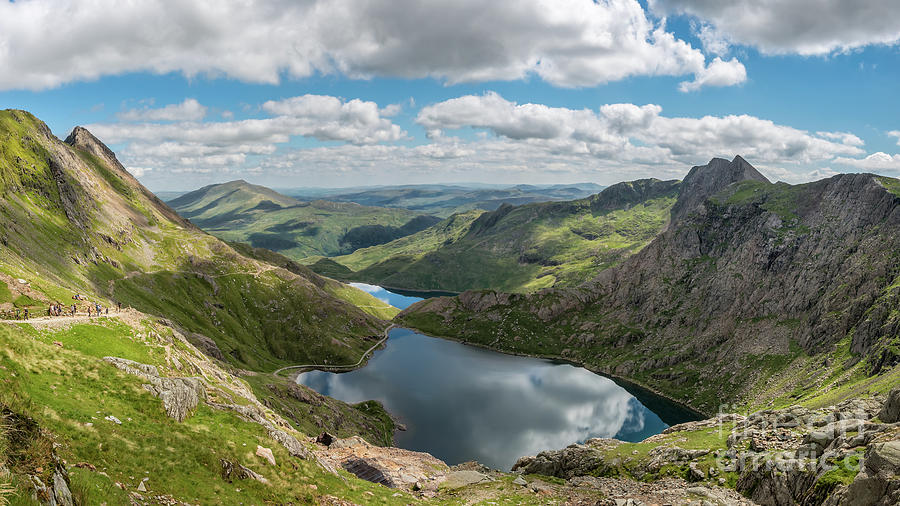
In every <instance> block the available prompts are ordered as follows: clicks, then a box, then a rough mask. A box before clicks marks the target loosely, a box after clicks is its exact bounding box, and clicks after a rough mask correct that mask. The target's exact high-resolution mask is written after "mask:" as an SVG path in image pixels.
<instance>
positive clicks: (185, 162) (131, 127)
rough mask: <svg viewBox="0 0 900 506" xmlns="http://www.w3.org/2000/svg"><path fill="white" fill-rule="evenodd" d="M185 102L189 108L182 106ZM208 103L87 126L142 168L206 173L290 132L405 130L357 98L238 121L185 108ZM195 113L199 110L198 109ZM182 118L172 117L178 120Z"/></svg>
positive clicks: (369, 136) (297, 100)
mask: <svg viewBox="0 0 900 506" xmlns="http://www.w3.org/2000/svg"><path fill="white" fill-rule="evenodd" d="M185 104H187V106H186V107H185ZM206 110H207V109H206V107H205V106H203V105H201V104H199V103H196V102H195V101H192V100H186V101H185V102H183V103H182V104H179V105H176V106H167V107H164V108H160V109H149V108H146V109H140V110H133V111H126V112H125V113H123V114H122V115H120V116H119V118H120V119H122V120H123V121H138V120H141V122H124V123H104V124H95V125H88V126H87V128H88V129H89V130H91V132H93V133H94V134H95V135H97V136H98V137H100V138H101V139H103V140H104V142H107V143H113V144H125V148H124V150H123V151H122V154H123V156H124V157H125V158H126V159H127V160H129V161H130V162H131V163H132V164H134V165H136V166H142V167H167V168H170V169H178V170H182V171H185V170H191V171H193V170H198V171H205V170H211V169H223V168H228V167H235V166H240V165H242V164H244V163H246V162H247V161H248V157H251V156H255V155H270V154H272V153H274V152H275V151H276V149H277V145H278V144H284V143H287V142H289V141H290V139H291V138H292V137H294V136H303V137H311V138H315V139H318V140H320V141H339V142H348V143H351V144H373V143H378V142H385V141H396V140H400V139H403V138H405V137H406V132H405V131H404V130H403V129H402V128H400V127H399V126H398V125H395V124H393V123H392V122H391V121H390V120H388V119H386V118H383V117H381V114H380V110H379V108H378V105H377V104H376V103H374V102H366V101H362V100H358V99H354V100H349V101H343V100H341V99H339V98H336V97H330V96H323V95H303V96H300V97H292V98H288V99H284V100H279V101H268V102H265V103H264V104H263V105H262V110H263V111H265V112H266V113H268V114H269V115H270V116H271V117H268V118H260V119H245V120H239V121H207V122H198V121H195V120H194V119H193V118H192V117H191V116H190V115H189V114H183V113H184V111H201V112H202V113H203V114H204V115H205V112H206ZM196 114H198V115H199V112H198V113H196ZM179 117H180V119H183V121H176V120H177V119H179Z"/></svg>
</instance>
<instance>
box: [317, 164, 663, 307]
mask: <svg viewBox="0 0 900 506" xmlns="http://www.w3.org/2000/svg"><path fill="white" fill-rule="evenodd" d="M678 187H679V182H678V181H660V180H657V179H644V180H639V181H632V182H627V183H619V184H616V185H613V186H610V187H609V188H606V189H605V190H603V191H602V192H600V193H598V194H596V195H593V196H590V197H586V198H582V199H578V200H571V201H559V202H543V203H531V204H524V205H518V206H513V205H510V204H502V205H501V206H500V207H499V208H497V209H496V210H494V211H488V212H480V211H471V212H467V213H461V214H455V215H453V216H451V217H449V218H447V219H445V220H444V221H442V222H441V223H438V224H436V225H434V226H432V227H431V228H428V229H426V230H423V231H421V232H418V233H416V234H412V235H409V236H406V237H403V238H401V239H397V240H395V241H392V242H389V243H385V244H381V245H376V246H372V247H369V248H363V249H358V250H356V251H354V252H353V253H351V254H349V255H343V256H337V257H333V258H328V259H321V260H319V261H318V262H316V263H314V264H312V265H311V266H310V267H311V268H312V269H313V270H315V271H317V272H320V273H322V274H325V275H328V276H332V277H336V278H339V279H350V280H355V281H364V282H367V283H376V284H379V285H384V286H391V287H398V288H404V289H413V290H439V291H454V292H461V291H464V290H469V289H478V288H493V289H499V290H508V291H518V292H523V291H533V290H537V289H540V288H547V287H551V286H574V285H577V284H580V283H581V282H582V281H583V280H585V279H588V278H591V277H593V276H594V275H595V274H597V273H598V272H600V271H601V270H603V269H605V268H607V267H609V266H612V265H616V264H618V263H619V262H621V261H622V260H623V259H624V258H627V257H628V256H629V255H631V254H633V253H634V252H636V251H639V250H640V249H641V248H642V247H644V246H645V245H646V244H647V243H649V242H650V240H652V239H653V238H654V237H656V235H657V234H658V233H659V232H660V231H661V230H662V229H663V228H664V227H665V225H666V223H667V222H668V218H669V210H670V208H671V207H672V205H673V204H674V203H675V198H676V195H677V193H678Z"/></svg>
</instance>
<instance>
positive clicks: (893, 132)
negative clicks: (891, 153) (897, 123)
mask: <svg viewBox="0 0 900 506" xmlns="http://www.w3.org/2000/svg"><path fill="white" fill-rule="evenodd" d="M887 134H888V136H890V137H896V138H897V145H898V146H900V130H891V131H890V132H888V133H887Z"/></svg>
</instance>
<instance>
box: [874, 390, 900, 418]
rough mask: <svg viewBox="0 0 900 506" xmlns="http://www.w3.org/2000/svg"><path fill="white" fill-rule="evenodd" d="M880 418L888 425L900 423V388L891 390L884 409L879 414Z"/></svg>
mask: <svg viewBox="0 0 900 506" xmlns="http://www.w3.org/2000/svg"><path fill="white" fill-rule="evenodd" d="M878 418H880V419H881V421H882V422H887V423H894V422H900V387H897V388H895V389H893V390H891V392H890V393H889V394H888V396H887V401H885V403H884V407H883V408H881V411H880V412H879V413H878Z"/></svg>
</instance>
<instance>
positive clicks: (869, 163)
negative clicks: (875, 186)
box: [835, 151, 900, 172]
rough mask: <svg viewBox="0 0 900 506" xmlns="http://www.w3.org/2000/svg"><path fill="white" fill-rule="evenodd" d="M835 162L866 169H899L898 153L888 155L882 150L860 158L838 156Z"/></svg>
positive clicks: (894, 170)
mask: <svg viewBox="0 0 900 506" xmlns="http://www.w3.org/2000/svg"><path fill="white" fill-rule="evenodd" d="M835 163H837V164H839V165H845V166H849V167H853V168H855V169H860V170H867V171H891V172H896V171H900V154H896V155H889V154H887V153H884V152H881V151H879V152H877V153H872V154H871V155H869V156H867V157H865V158H862V159H855V158H838V159H837V160H835Z"/></svg>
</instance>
